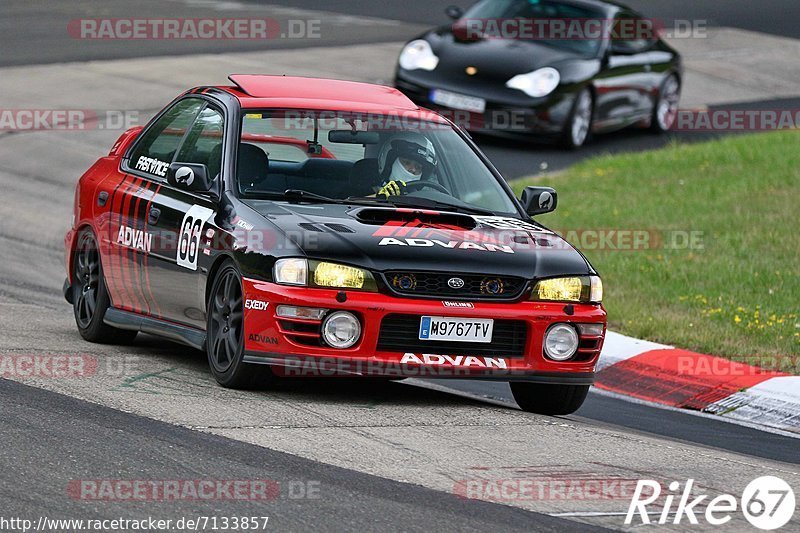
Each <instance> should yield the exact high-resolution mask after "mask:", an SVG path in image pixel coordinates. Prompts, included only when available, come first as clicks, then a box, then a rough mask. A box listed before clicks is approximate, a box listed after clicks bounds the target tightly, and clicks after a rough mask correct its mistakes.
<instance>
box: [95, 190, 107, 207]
mask: <svg viewBox="0 0 800 533" xmlns="http://www.w3.org/2000/svg"><path fill="white" fill-rule="evenodd" d="M107 201H108V192H107V191H100V194H98V195H97V205H98V206H100V207H103V206H104V205H106V202H107Z"/></svg>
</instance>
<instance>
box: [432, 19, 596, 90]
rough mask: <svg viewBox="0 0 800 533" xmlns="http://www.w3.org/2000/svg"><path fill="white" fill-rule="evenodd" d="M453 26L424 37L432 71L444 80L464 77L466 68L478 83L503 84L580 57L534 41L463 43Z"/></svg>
mask: <svg viewBox="0 0 800 533" xmlns="http://www.w3.org/2000/svg"><path fill="white" fill-rule="evenodd" d="M465 36H466V35H465V32H464V31H460V30H459V28H458V26H457V25H454V26H453V27H446V28H440V29H439V30H437V31H434V32H431V33H429V34H428V35H427V36H426V39H427V40H428V41H430V43H431V47H432V48H433V50H434V53H435V54H436V55H437V56H438V57H439V65H438V66H437V67H436V71H437V72H438V73H440V74H441V75H445V76H459V77H461V76H464V72H465V69H466V68H467V67H474V68H475V69H477V72H478V76H479V77H480V78H481V79H484V80H487V79H495V80H498V81H502V82H503V83H505V82H506V81H507V80H508V79H509V78H510V77H511V76H515V75H517V74H522V73H525V72H531V71H533V70H536V69H539V68H542V67H549V66H557V65H559V64H560V63H562V62H563V61H567V60H575V59H581V56H579V55H577V54H575V53H573V52H569V51H565V50H558V49H556V48H553V47H551V46H547V45H544V44H541V43H537V42H535V41H529V40H528V41H526V40H520V39H496V38H479V39H466V38H465Z"/></svg>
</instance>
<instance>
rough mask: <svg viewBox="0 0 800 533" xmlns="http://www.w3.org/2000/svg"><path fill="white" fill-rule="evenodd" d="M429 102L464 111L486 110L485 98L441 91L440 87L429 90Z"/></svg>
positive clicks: (477, 111)
mask: <svg viewBox="0 0 800 533" xmlns="http://www.w3.org/2000/svg"><path fill="white" fill-rule="evenodd" d="M431 102H433V103H436V104H439V105H443V106H445V107H450V108H453V109H463V110H464V111H473V112H475V113H483V112H484V111H486V100H484V99H483V98H477V97H475V96H467V95H464V94H458V93H451V92H450V91H443V90H442V89H433V90H432V91H431Z"/></svg>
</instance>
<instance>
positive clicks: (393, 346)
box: [243, 278, 606, 385]
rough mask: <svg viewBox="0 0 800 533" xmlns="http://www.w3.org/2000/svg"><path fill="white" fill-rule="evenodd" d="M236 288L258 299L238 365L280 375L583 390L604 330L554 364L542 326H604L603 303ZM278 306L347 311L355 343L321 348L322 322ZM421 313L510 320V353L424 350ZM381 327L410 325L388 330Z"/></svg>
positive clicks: (455, 347)
mask: <svg viewBox="0 0 800 533" xmlns="http://www.w3.org/2000/svg"><path fill="white" fill-rule="evenodd" d="M243 288H244V297H245V300H246V301H257V302H261V304H260V305H248V306H246V309H245V318H244V320H245V322H244V323H245V354H246V358H245V360H246V361H247V362H248V363H263V364H270V365H273V366H274V367H275V369H276V371H277V372H278V373H284V374H285V375H287V376H302V377H310V376H354V375H356V376H358V375H378V376H390V377H412V376H413V377H427V378H458V379H465V378H472V379H489V380H501V381H532V382H539V383H558V384H574V385H588V384H591V383H592V382H593V378H594V368H595V364H596V362H597V359H598V357H599V355H600V350H601V349H602V345H603V338H604V336H605V327H604V328H603V335H601V336H599V337H581V348H580V349H579V352H578V354H577V355H576V356H575V357H574V358H573V359H571V360H569V361H564V362H557V361H553V360H550V359H548V358H546V357H545V356H544V354H543V351H542V339H543V337H544V334H545V332H546V330H547V328H548V327H549V326H550V325H552V324H554V323H557V322H569V323H575V324H577V323H600V324H603V325H605V322H606V313H605V310H604V309H603V308H602V306H600V305H589V304H576V305H571V306H565V304H563V303H553V302H546V303H545V302H533V301H523V302H501V303H498V302H485V303H484V302H481V301H472V302H470V303H471V304H472V306H473V307H471V308H464V307H452V306H446V305H445V303H444V300H429V299H424V300H423V299H415V298H400V297H395V296H390V295H386V294H382V293H367V292H358V291H347V292H346V300H345V301H341V300H343V298H342V297H341V293H342V291H338V290H327V289H315V288H313V289H312V288H306V287H286V286H283V285H276V284H274V283H269V282H264V281H258V280H252V279H247V278H246V279H244V280H243ZM337 295H339V298H338V300H337ZM264 304H266V305H264ZM279 305H290V306H299V307H315V308H324V309H330V310H342V311H349V312H351V313H353V314H355V315H356V316H357V317H358V318H359V320H360V321H361V325H362V335H361V339H360V340H359V342H358V343H357V344H356V345H355V346H353V347H352V348H348V349H334V348H331V347H328V346H326V345H324V343H322V342H321V341H320V340H319V339H320V336H319V333H318V332H319V330H320V325H321V321H314V320H309V319H304V320H298V319H286V318H283V317H278V316H277V315H276V309H277V307H278V306H279ZM569 312H571V314H569ZM423 315H431V316H447V317H468V318H491V319H494V320H495V328H496V332H499V331H501V328H500V325H501V324H506V325H511V324H512V323H513V325H514V327H515V329H514V331H513V332H512V333H506V334H505V335H506V336H507V337H506V339H512V340H511V341H509V342H510V344H507V346H508V347H509V351H508V352H507V353H506V352H503V351H502V350H504V349H505V348H504V347H505V346H506V345H504V344H500V341H498V344H491V345H485V348H484V347H483V346H481V347H477V348H476V349H475V350H474V351H471V350H472V348H467V349H465V344H464V343H457V342H456V343H431V348H430V349H425V348H426V347H427V345H426V343H430V342H431V341H420V340H419V339H418V324H419V320H418V317H420V316H423ZM414 319H416V326H414V322H413V321H414ZM387 324H388V325H395V327H401V326H398V324H407V325H408V324H410V326H409V327H407V328H405V329H403V330H402V331H398V330H392V331H387V329H388V326H386V325H387ZM382 326H383V327H382ZM315 332H316V333H315ZM497 335H499V334H496V336H497ZM398 339H400V342H398ZM403 339H407V345H406V344H405V340H403ZM493 342H494V341H493ZM406 346H407V347H406ZM434 346H435V347H434ZM470 346H471V345H470ZM512 346H513V348H512Z"/></svg>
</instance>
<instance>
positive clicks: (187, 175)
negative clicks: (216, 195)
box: [167, 163, 214, 192]
mask: <svg viewBox="0 0 800 533" xmlns="http://www.w3.org/2000/svg"><path fill="white" fill-rule="evenodd" d="M167 183H169V184H170V185H172V186H173V187H175V188H177V189H183V190H184V191H191V192H209V191H211V189H212V187H213V185H214V183H213V181H212V180H211V178H210V177H209V176H208V167H206V166H205V165H201V164H198V163H172V164H171V165H170V166H169V170H168V171H167Z"/></svg>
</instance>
